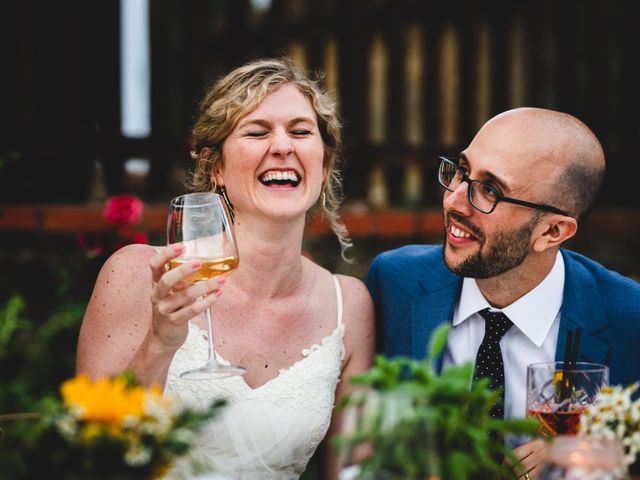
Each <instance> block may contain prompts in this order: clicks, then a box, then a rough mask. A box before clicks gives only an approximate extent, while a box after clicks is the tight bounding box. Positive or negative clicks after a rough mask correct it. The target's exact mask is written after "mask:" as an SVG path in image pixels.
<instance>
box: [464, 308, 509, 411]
mask: <svg viewBox="0 0 640 480" xmlns="http://www.w3.org/2000/svg"><path fill="white" fill-rule="evenodd" d="M478 313H479V314H480V315H481V316H482V318H484V338H483V339H482V343H481V344H480V348H479V349H478V355H477V356H476V366H475V371H474V374H473V381H474V382H477V381H478V380H480V379H481V378H488V379H489V380H490V384H489V386H490V387H491V389H492V390H497V389H501V392H502V396H501V398H500V400H499V401H498V403H496V405H494V406H493V407H492V408H491V410H490V412H489V415H490V416H492V417H494V418H504V363H503V362H502V351H501V350H500V340H501V339H502V337H503V336H504V334H505V333H507V332H508V331H509V329H510V328H511V327H512V326H513V322H512V321H511V320H509V318H507V316H506V315H505V314H504V313H502V312H490V311H489V309H488V308H485V309H484V310H480V311H479V312H478Z"/></svg>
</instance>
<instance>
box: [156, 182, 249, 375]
mask: <svg viewBox="0 0 640 480" xmlns="http://www.w3.org/2000/svg"><path fill="white" fill-rule="evenodd" d="M230 218H231V217H230V215H229V211H228V210H227V207H226V205H225V202H224V201H223V200H222V198H221V197H220V195H218V194H215V193H189V194H186V195H180V196H178V197H176V198H174V199H173V200H171V204H170V207H169V216H168V219H167V243H168V244H169V245H171V244H174V243H182V246H183V250H182V253H181V255H180V256H179V257H177V258H174V259H172V260H170V261H169V263H168V264H167V267H168V268H169V269H173V268H177V267H179V266H180V265H183V264H185V263H189V262H193V261H194V260H197V261H198V262H199V263H200V267H199V268H198V270H196V271H195V272H193V273H191V274H189V275H187V276H186V277H184V278H183V279H182V281H183V282H186V283H197V282H201V281H204V280H208V279H210V278H213V277H217V276H219V275H228V274H230V273H232V272H233V271H234V270H235V269H236V268H238V264H239V257H238V248H237V245H236V240H235V235H234V233H233V226H232V222H231V219H230ZM204 313H205V320H206V326H207V341H208V343H209V356H208V360H207V362H206V364H205V365H203V366H202V367H199V368H196V369H193V370H189V371H186V372H183V373H182V374H180V377H181V378H184V379H191V380H202V379H210V378H224V377H229V376H232V375H242V374H244V372H245V369H244V368H242V367H238V366H235V365H223V364H221V363H219V362H218V360H217V358H216V353H215V344H214V341H213V325H212V314H211V307H208V308H207V309H206V310H205V312H204Z"/></svg>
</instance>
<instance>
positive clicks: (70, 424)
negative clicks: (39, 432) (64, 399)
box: [56, 415, 78, 440]
mask: <svg viewBox="0 0 640 480" xmlns="http://www.w3.org/2000/svg"><path fill="white" fill-rule="evenodd" d="M56 427H57V428H58V431H59V432H60V435H62V436H63V437H64V438H66V439H67V440H71V439H72V438H73V437H75V436H76V434H77V433H78V423H77V422H76V419H75V418H74V417H73V416H71V415H63V416H61V417H59V418H58V419H57V420H56Z"/></svg>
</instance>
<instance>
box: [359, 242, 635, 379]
mask: <svg viewBox="0 0 640 480" xmlns="http://www.w3.org/2000/svg"><path fill="white" fill-rule="evenodd" d="M561 252H562V256H563V259H564V265H565V285H564V293H563V300H562V308H561V310H560V329H559V333H558V348H557V350H556V360H562V359H563V358H562V357H563V350H564V345H565V338H566V335H567V332H568V331H570V330H575V329H576V328H580V329H581V330H582V335H581V339H580V353H579V357H578V361H584V362H595V363H603V364H605V365H608V366H609V368H610V383H611V384H623V385H626V384H629V383H632V382H635V381H638V380H640V284H638V283H637V282H635V281H633V280H631V279H629V278H626V277H623V276H622V275H619V274H618V273H615V272H612V271H610V270H607V269H605V268H604V267H603V266H602V265H600V264H598V263H596V262H594V261H592V260H589V259H588V258H586V257H584V256H582V255H579V254H577V253H575V252H571V251H568V250H561ZM366 284H367V287H368V288H369V291H370V292H371V295H372V296H373V300H374V302H375V305H376V318H377V322H378V339H379V344H381V345H379V347H380V349H381V350H382V351H383V353H384V354H385V355H387V356H391V357H393V356H408V357H412V358H416V359H420V358H424V356H425V354H426V348H427V343H428V340H429V336H430V335H431V333H432V332H433V330H434V329H435V327H437V326H438V325H440V324H441V323H443V322H451V319H452V316H453V310H454V308H455V306H456V303H457V301H458V298H459V296H460V290H461V288H462V278H461V277H459V276H457V275H455V274H454V273H452V272H451V271H450V270H449V269H448V268H447V267H446V266H445V265H444V262H443V261H442V247H441V246H434V245H409V246H406V247H402V248H399V249H396V250H391V251H388V252H384V253H382V254H380V255H378V256H377V257H376V258H375V259H374V260H373V262H372V264H371V267H370V269H369V273H368V275H367V278H366ZM440 361H441V359H440Z"/></svg>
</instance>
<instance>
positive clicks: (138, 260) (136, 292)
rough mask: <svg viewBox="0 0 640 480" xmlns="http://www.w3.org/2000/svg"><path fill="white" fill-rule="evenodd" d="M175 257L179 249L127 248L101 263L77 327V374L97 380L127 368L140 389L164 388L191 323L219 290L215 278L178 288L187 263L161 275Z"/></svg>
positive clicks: (187, 268) (185, 273)
mask: <svg viewBox="0 0 640 480" xmlns="http://www.w3.org/2000/svg"><path fill="white" fill-rule="evenodd" d="M179 254H180V247H177V250H176V249H175V248H174V247H167V248H161V249H155V248H154V247H151V246H149V245H128V246H126V247H124V248H122V249H120V250H119V251H118V252H116V253H115V254H113V255H112V256H111V257H110V258H109V259H108V260H107V261H106V262H105V264H104V265H103V267H102V269H101V270H100V274H99V275H98V279H97V280H96V285H95V287H94V290H93V293H92V295H91V299H90V301H89V304H88V306H87V310H86V312H85V315H84V319H83V321H82V326H81V328H80V335H79V339H78V349H77V356H76V372H77V373H85V374H87V375H88V376H89V377H91V378H94V379H96V378H101V377H108V376H112V375H115V374H118V373H120V372H122V371H124V370H126V369H129V370H131V371H133V373H134V374H135V376H136V378H137V380H138V381H139V382H140V383H142V384H143V385H152V384H158V385H164V383H165V381H166V377H167V372H168V369H169V365H170V364H171V360H172V358H173V355H174V354H175V351H176V350H177V349H178V348H179V347H180V345H181V344H182V343H183V342H184V339H185V338H186V335H187V331H188V321H189V319H191V318H193V317H194V316H195V315H197V314H199V313H200V312H201V311H202V310H204V308H206V306H208V305H209V304H210V303H211V302H213V300H214V298H215V293H213V292H215V290H216V289H217V288H218V287H219V285H218V284H217V282H218V280H217V279H215V280H214V279H212V280H209V281H207V282H200V283H198V284H196V285H194V286H190V287H186V286H185V285H182V284H181V282H180V280H181V279H182V278H184V276H186V275H188V274H189V273H192V272H191V270H190V268H192V267H191V266H190V265H189V264H185V265H182V266H181V267H179V268H176V269H174V270H171V271H169V272H165V269H164V264H165V263H166V262H167V261H168V260H169V259H170V258H173V257H176V256H178V255H179ZM219 278H220V277H219ZM201 295H207V297H206V298H205V299H199V297H200V296H201Z"/></svg>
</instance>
